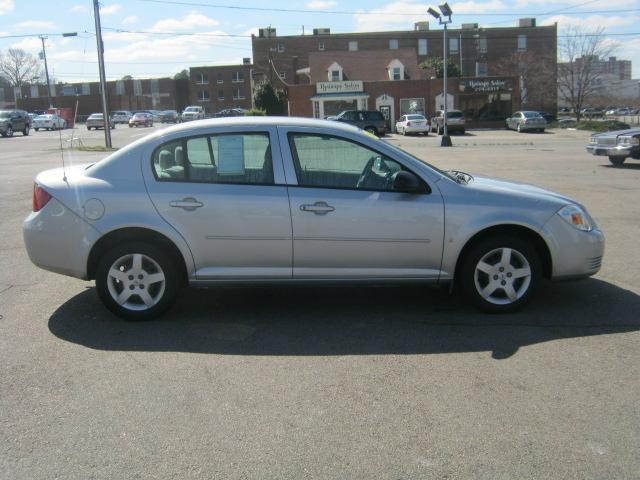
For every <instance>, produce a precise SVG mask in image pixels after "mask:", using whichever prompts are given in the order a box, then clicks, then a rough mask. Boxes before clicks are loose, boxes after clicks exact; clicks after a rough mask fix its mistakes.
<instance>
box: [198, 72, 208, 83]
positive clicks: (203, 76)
mask: <svg viewBox="0 0 640 480" xmlns="http://www.w3.org/2000/svg"><path fill="white" fill-rule="evenodd" d="M207 83H209V75H207V74H206V73H198V74H197V75H196V85H206V84H207Z"/></svg>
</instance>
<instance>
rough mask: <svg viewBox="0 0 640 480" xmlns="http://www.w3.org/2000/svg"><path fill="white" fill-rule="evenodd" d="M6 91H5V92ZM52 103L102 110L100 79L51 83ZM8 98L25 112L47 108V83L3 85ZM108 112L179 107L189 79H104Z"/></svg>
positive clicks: (81, 110) (81, 109) (88, 111)
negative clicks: (18, 86)
mask: <svg viewBox="0 0 640 480" xmlns="http://www.w3.org/2000/svg"><path fill="white" fill-rule="evenodd" d="M7 90H8V92H7ZM51 90H52V92H51V94H52V99H51V103H52V104H53V105H54V106H55V107H58V108H67V107H70V108H74V109H75V106H76V102H77V104H78V111H77V115H78V116H80V117H82V116H85V115H90V114H91V113H94V112H101V111H102V95H101V91H100V82H84V83H67V84H52V85H51ZM7 93H9V94H10V97H11V100H12V101H8V102H7V103H8V105H7V106H10V105H11V106H15V107H17V108H21V109H23V110H27V111H30V112H31V111H34V110H46V109H47V108H49V103H50V102H49V98H48V94H47V86H46V85H26V86H23V87H21V88H17V87H16V88H11V89H6V88H5V92H4V95H5V99H6V94H7ZM107 99H108V103H109V111H114V110H131V111H133V110H178V111H180V110H182V109H183V108H184V107H185V106H186V105H187V103H188V101H189V82H188V80H174V79H172V78H153V79H126V80H125V79H122V80H116V81H109V82H107Z"/></svg>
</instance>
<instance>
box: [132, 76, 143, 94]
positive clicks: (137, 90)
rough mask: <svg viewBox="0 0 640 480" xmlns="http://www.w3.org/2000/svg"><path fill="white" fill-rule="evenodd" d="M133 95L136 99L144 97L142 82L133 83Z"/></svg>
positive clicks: (135, 81)
mask: <svg viewBox="0 0 640 480" xmlns="http://www.w3.org/2000/svg"><path fill="white" fill-rule="evenodd" d="M133 94H134V95H135V96H136V97H140V96H142V82H141V81H140V80H134V81H133Z"/></svg>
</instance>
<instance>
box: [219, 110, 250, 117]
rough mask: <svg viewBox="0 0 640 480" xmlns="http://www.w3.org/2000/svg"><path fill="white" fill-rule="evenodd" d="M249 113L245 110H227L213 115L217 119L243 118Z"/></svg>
mask: <svg viewBox="0 0 640 480" xmlns="http://www.w3.org/2000/svg"><path fill="white" fill-rule="evenodd" d="M246 113H247V110H245V109H244V108H225V109H224V110H220V111H219V112H216V113H214V114H213V116H214V117H215V118H220V117H243V116H245V115H246Z"/></svg>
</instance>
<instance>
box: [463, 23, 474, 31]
mask: <svg viewBox="0 0 640 480" xmlns="http://www.w3.org/2000/svg"><path fill="white" fill-rule="evenodd" d="M462 29H463V30H477V29H478V24H477V23H463V24H462Z"/></svg>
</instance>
